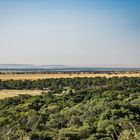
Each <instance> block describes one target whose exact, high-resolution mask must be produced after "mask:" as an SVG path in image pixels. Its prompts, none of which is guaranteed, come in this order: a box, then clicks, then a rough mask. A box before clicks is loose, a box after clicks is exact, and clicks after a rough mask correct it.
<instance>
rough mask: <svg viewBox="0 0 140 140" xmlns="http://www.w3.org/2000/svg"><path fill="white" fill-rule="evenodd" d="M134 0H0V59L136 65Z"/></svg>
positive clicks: (137, 5)
mask: <svg viewBox="0 0 140 140" xmlns="http://www.w3.org/2000/svg"><path fill="white" fill-rule="evenodd" d="M139 13H140V1H139V0H0V63H8V64H13V63H14V64H15V63H16V64H19V63H20V64H67V65H95V66H136V67H139V66H140V62H139V60H140V14H139Z"/></svg>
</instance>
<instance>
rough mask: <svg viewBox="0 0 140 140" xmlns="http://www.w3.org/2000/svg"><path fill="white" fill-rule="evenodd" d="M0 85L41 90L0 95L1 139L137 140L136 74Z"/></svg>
mask: <svg viewBox="0 0 140 140" xmlns="http://www.w3.org/2000/svg"><path fill="white" fill-rule="evenodd" d="M0 88H1V89H5V88H7V89H45V90H47V91H48V92H44V93H42V95H40V96H34V97H31V96H29V95H22V96H18V97H14V98H7V99H4V100H0V139H1V140H13V139H14V140H19V139H22V140H25V139H26V140H27V139H28V140H52V139H54V140H57V139H60V140H67V139H68V140H81V139H83V140H85V139H87V140H119V139H120V140H139V139H140V127H139V126H140V78H127V77H123V78H118V77H113V78H109V79H107V78H99V77H96V78H73V79H63V78H62V79H44V80H37V81H27V80H25V81H13V80H9V81H0Z"/></svg>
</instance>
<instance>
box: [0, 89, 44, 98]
mask: <svg viewBox="0 0 140 140" xmlns="http://www.w3.org/2000/svg"><path fill="white" fill-rule="evenodd" d="M41 92H42V90H0V99H4V98H8V97H14V96H18V95H24V94H28V95H31V96H36V95H40V94H41Z"/></svg>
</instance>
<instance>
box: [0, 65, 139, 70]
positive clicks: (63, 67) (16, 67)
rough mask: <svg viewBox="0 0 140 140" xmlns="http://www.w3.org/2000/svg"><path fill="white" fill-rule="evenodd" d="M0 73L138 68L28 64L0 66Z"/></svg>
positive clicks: (125, 68)
mask: <svg viewBox="0 0 140 140" xmlns="http://www.w3.org/2000/svg"><path fill="white" fill-rule="evenodd" d="M0 71H14V72H18V71H20V72H27V71H30V72H34V71H35V72H37V71H39V72H40V71H52V72H53V71H55V72H57V71H66V72H67V71H81V72H86V71H87V72H94V71H140V68H129V67H122V68H121V67H94V66H70V65H32V64H31V65H30V64H0Z"/></svg>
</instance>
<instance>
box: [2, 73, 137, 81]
mask: <svg viewBox="0 0 140 140" xmlns="http://www.w3.org/2000/svg"><path fill="white" fill-rule="evenodd" d="M114 76H117V77H124V76H126V77H140V72H113V73H78V74H77V73H72V74H69V73H67V74H65V73H56V74H41V73H35V74H12V73H6V74H0V79H1V80H10V79H13V80H37V79H50V78H75V77H107V78H110V77H114Z"/></svg>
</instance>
